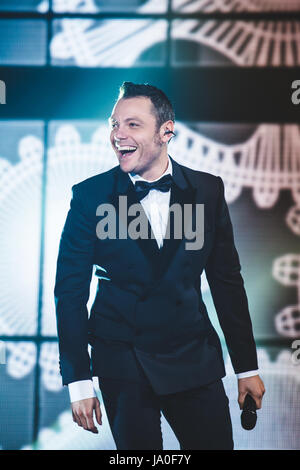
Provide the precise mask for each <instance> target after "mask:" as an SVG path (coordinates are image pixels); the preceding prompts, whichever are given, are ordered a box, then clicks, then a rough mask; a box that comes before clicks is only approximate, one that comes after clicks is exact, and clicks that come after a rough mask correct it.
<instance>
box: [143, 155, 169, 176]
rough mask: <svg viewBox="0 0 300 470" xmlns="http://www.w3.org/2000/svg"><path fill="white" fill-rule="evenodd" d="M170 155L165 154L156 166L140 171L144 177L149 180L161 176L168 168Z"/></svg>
mask: <svg viewBox="0 0 300 470" xmlns="http://www.w3.org/2000/svg"><path fill="white" fill-rule="evenodd" d="M168 165H169V157H168V155H166V156H164V158H163V159H161V160H160V161H159V162H157V164H156V165H155V166H153V167H152V168H149V169H147V170H145V171H143V172H141V173H138V174H139V175H140V176H141V177H142V178H144V179H145V180H148V181H153V180H156V179H157V178H159V177H160V176H161V175H162V174H163V173H164V172H165V171H166V169H167V168H168Z"/></svg>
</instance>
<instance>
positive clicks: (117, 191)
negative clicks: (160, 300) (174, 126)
mask: <svg viewBox="0 0 300 470" xmlns="http://www.w3.org/2000/svg"><path fill="white" fill-rule="evenodd" d="M169 158H170V159H171V161H172V169H173V185H172V188H171V197H170V207H171V206H172V205H173V204H179V205H180V206H181V211H182V222H181V233H182V236H181V238H175V237H174V235H175V234H174V217H173V214H172V212H171V213H170V211H169V217H168V226H167V231H166V236H167V238H164V242H163V246H162V248H161V249H159V248H158V245H157V242H156V239H155V236H154V233H153V231H152V229H151V226H150V223H149V220H148V218H147V215H146V213H145V211H144V209H143V206H142V204H141V203H140V202H139V200H138V198H137V196H136V192H135V190H134V185H133V183H132V181H131V180H130V178H129V176H128V174H127V173H124V172H123V171H122V170H121V169H120V167H118V170H117V172H116V180H115V186H114V188H113V191H112V194H111V201H112V204H113V205H114V207H115V210H116V216H117V217H116V219H117V233H120V232H119V229H120V224H121V225H122V227H121V230H123V232H124V231H126V233H127V234H128V228H129V226H130V223H131V222H132V221H133V220H134V219H135V218H136V217H137V216H139V214H141V216H142V217H143V218H144V219H145V222H146V226H147V234H148V236H147V237H146V238H144V239H143V238H137V239H136V240H133V241H134V242H136V243H137V244H138V246H139V247H140V249H141V250H142V252H143V254H144V255H145V257H146V258H147V259H148V261H149V262H150V264H151V265H152V267H153V269H154V272H155V273H156V276H157V277H161V276H163V274H164V272H165V271H166V269H167V268H168V266H169V264H170V262H171V260H172V258H173V257H174V256H175V254H176V251H177V250H178V248H179V245H180V244H181V243H182V242H183V241H184V240H185V237H184V233H185V232H184V224H185V225H187V223H188V220H187V219H185V220H184V218H183V214H184V210H183V209H184V204H192V207H193V211H192V218H193V216H194V207H195V204H194V203H195V198H196V196H195V195H196V188H195V187H194V185H193V182H191V181H190V179H189V178H188V177H187V175H186V174H185V173H184V172H183V170H182V167H181V165H179V164H178V163H177V162H176V161H175V160H173V158H171V157H170V155H169ZM120 196H126V199H123V200H124V201H125V200H126V203H127V210H126V211H125V210H120V206H119V203H120ZM133 204H138V206H137V207H138V210H139V212H137V214H136V215H128V208H129V207H130V206H131V205H133ZM168 234H169V236H168ZM127 236H128V238H129V235H127Z"/></svg>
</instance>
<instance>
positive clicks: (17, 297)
mask: <svg viewBox="0 0 300 470" xmlns="http://www.w3.org/2000/svg"><path fill="white" fill-rule="evenodd" d="M43 152H44V149H43V123H42V122H37V121H35V122H30V121H26V122H24V121H0V227H1V228H0V258H1V263H0V284H1V294H0V334H1V335H32V334H35V332H36V320H37V305H38V292H39V263H40V231H41V190H42V187H41V183H42V182H41V175H42V164H43Z"/></svg>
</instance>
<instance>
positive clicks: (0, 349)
mask: <svg viewBox="0 0 300 470" xmlns="http://www.w3.org/2000/svg"><path fill="white" fill-rule="evenodd" d="M1 364H6V350H5V343H4V341H0V365H1Z"/></svg>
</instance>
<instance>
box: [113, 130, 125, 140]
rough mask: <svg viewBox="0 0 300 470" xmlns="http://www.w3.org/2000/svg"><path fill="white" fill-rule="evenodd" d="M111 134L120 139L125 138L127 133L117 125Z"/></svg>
mask: <svg viewBox="0 0 300 470" xmlns="http://www.w3.org/2000/svg"><path fill="white" fill-rule="evenodd" d="M113 135H114V138H115V140H116V141H118V140H121V139H127V134H126V133H125V131H124V130H123V129H121V128H120V127H117V128H116V129H114V131H113Z"/></svg>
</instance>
